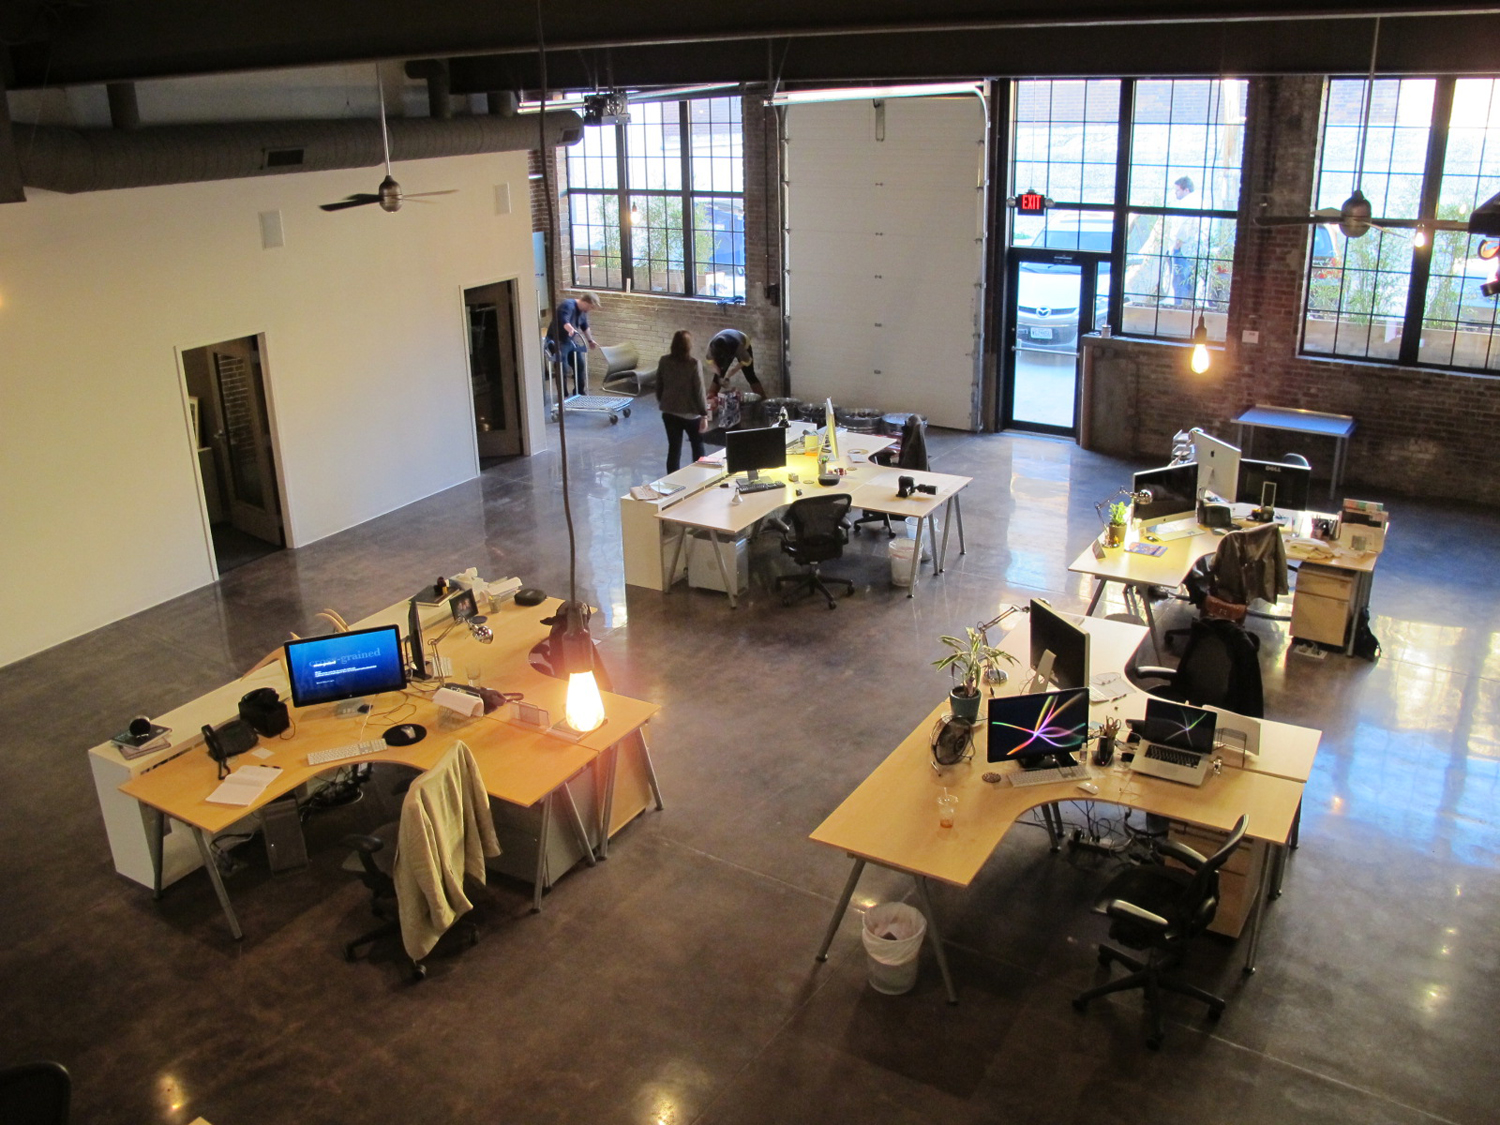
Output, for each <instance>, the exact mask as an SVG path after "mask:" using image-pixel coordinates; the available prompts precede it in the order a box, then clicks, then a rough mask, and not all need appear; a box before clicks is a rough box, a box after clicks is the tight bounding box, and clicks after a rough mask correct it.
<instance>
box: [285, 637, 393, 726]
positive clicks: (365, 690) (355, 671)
mask: <svg viewBox="0 0 1500 1125" xmlns="http://www.w3.org/2000/svg"><path fill="white" fill-rule="evenodd" d="M286 672H287V679H288V680H289V681H290V682H291V685H292V705H293V706H294V707H314V706H316V705H317V704H319V703H337V702H339V701H340V700H343V699H358V698H360V697H361V696H366V695H379V694H381V693H382V692H387V691H401V690H402V689H403V688H405V687H406V665H405V663H404V662H403V660H402V657H401V630H400V629H398V628H397V627H396V626H394V625H382V626H379V627H378V628H374V629H356V630H354V631H352V632H348V633H334V634H333V635H332V636H331V637H309V638H307V639H306V640H299V641H288V642H287V643H286Z"/></svg>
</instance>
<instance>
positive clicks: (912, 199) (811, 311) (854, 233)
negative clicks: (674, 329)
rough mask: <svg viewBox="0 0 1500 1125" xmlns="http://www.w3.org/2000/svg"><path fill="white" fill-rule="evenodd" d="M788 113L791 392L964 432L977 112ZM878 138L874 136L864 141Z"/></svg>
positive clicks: (979, 197)
mask: <svg viewBox="0 0 1500 1125" xmlns="http://www.w3.org/2000/svg"><path fill="white" fill-rule="evenodd" d="M877 116H878V114H877V110H876V108H875V105H874V103H872V102H866V101H861V102H829V103H822V104H813V105H799V106H794V107H792V108H791V109H790V110H789V111H788V114H787V127H786V129H787V176H788V180H789V185H790V186H789V189H788V193H787V217H788V226H789V234H788V242H787V265H788V276H787V307H788V311H789V314H790V330H789V359H790V367H791V377H792V389H793V392H794V393H795V394H796V395H797V397H798V398H802V399H804V400H811V401H820V400H822V399H824V398H827V397H830V396H831V397H832V398H833V401H834V402H835V403H837V404H838V405H840V406H849V407H861V406H867V407H874V408H877V409H880V410H883V411H897V410H916V411H919V412H921V413H923V414H925V415H927V417H928V420H929V421H930V422H931V423H932V424H933V425H935V426H949V427H952V428H954V429H961V430H972V429H977V428H978V426H977V422H978V411H977V407H976V403H977V388H978V375H977V366H976V364H975V361H974V357H975V353H976V351H977V348H978V337H977V335H976V331H977V325H978V321H977V317H976V310H977V307H978V304H979V299H980V290H979V282H980V277H981V266H982V262H981V258H982V246H981V241H980V235H981V231H982V221H983V192H982V189H981V185H982V184H983V164H984V111H983V108H982V106H981V105H980V103H979V99H978V98H974V97H965V98H902V99H893V100H891V101H888V102H886V103H885V120H884V128H883V130H878V126H879V124H880V123H879V122H878V120H877ZM880 135H883V137H884V139H883V140H881V139H877V136H880Z"/></svg>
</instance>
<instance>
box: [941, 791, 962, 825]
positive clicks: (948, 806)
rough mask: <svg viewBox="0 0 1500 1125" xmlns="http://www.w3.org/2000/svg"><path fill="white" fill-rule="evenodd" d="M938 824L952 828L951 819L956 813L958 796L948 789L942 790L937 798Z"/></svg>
mask: <svg viewBox="0 0 1500 1125" xmlns="http://www.w3.org/2000/svg"><path fill="white" fill-rule="evenodd" d="M937 806H938V825H939V827H942V828H952V827H953V819H954V817H955V815H956V814H957V813H958V798H957V797H955V796H954V795H953V794H952V793H950V792H948V790H946V789H944V790H943V795H942V796H941V797H939V798H938V799H937Z"/></svg>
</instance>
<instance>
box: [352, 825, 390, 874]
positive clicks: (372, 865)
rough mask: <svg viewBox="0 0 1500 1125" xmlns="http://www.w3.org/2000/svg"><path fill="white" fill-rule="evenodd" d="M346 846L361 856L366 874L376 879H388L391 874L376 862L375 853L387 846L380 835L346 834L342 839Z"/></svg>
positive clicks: (360, 859) (360, 860) (361, 862)
mask: <svg viewBox="0 0 1500 1125" xmlns="http://www.w3.org/2000/svg"><path fill="white" fill-rule="evenodd" d="M340 843H342V844H343V845H344V847H346V848H348V849H349V850H350V851H352V852H354V853H355V854H356V855H358V856H359V862H360V864H361V866H363V867H364V869H365V874H366V875H369V876H371V877H372V878H375V879H386V878H389V876H388V875H387V874H386V873H385V872H384V871H382V870H380V866H379V865H378V864H377V863H376V862H375V853H376V852H378V851H380V850H381V849H382V848H384V847H385V841H384V840H382V839H381V838H380V837H379V836H360V835H350V836H345V837H344V838H343V840H341V841H340Z"/></svg>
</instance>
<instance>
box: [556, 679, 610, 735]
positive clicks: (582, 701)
mask: <svg viewBox="0 0 1500 1125" xmlns="http://www.w3.org/2000/svg"><path fill="white" fill-rule="evenodd" d="M563 714H564V716H565V717H566V718H567V720H568V726H570V727H572V728H573V729H574V730H578V731H591V730H594V729H595V728H597V727H598V726H599V725H600V724H601V723H603V722H604V699H603V697H602V696H601V695H600V694H599V685H598V684H597V683H596V682H595V681H594V673H593V672H573V673H571V674H570V675H569V676H568V700H567V703H566V704H565V705H564V708H563Z"/></svg>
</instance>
